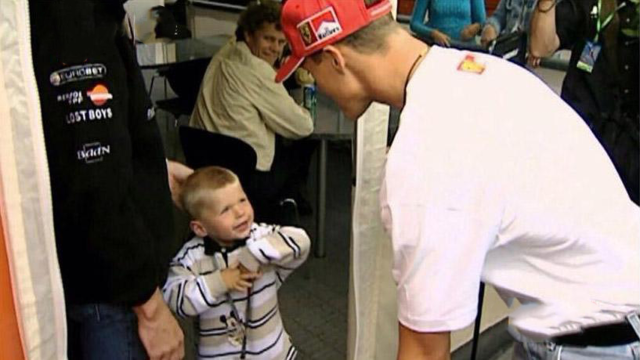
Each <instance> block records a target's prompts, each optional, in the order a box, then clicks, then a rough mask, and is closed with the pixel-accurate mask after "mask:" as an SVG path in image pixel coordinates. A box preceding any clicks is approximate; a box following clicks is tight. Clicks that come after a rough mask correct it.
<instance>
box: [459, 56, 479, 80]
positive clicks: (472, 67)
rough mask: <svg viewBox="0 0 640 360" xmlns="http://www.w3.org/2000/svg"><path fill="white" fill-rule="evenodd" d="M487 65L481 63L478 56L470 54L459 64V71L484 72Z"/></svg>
mask: <svg viewBox="0 0 640 360" xmlns="http://www.w3.org/2000/svg"><path fill="white" fill-rule="evenodd" d="M484 69H485V66H484V64H480V63H479V62H477V61H476V58H475V57H474V56H473V55H471V54H468V55H467V56H465V57H464V59H463V60H462V61H461V62H460V65H458V71H464V72H468V73H473V74H478V75H480V74H482V73H483V72H484Z"/></svg>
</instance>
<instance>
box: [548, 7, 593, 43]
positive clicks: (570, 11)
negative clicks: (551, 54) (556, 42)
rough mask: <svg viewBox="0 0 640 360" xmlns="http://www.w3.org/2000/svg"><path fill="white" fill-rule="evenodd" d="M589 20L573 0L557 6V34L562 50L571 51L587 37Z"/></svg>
mask: <svg viewBox="0 0 640 360" xmlns="http://www.w3.org/2000/svg"><path fill="white" fill-rule="evenodd" d="M585 1H586V0H585ZM588 2H589V3H591V2H590V1H588ZM582 6H583V7H585V5H582ZM585 8H586V7H585ZM587 20H588V19H587V18H586V17H585V14H584V13H583V12H582V11H581V10H580V8H579V7H578V4H577V3H575V2H574V1H573V0H565V1H560V2H559V3H558V4H557V5H556V34H557V35H558V38H559V39H560V49H571V48H572V47H573V46H574V45H575V43H576V42H577V41H579V40H580V39H581V38H583V37H585V36H587V28H586V21H587Z"/></svg>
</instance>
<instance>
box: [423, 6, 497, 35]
mask: <svg viewBox="0 0 640 360" xmlns="http://www.w3.org/2000/svg"><path fill="white" fill-rule="evenodd" d="M427 12H428V13H429V20H428V21H427V22H426V23H425V15H426V14H427ZM485 17H486V13H485V8H484V0H468V1H465V0H417V1H416V5H415V7H414V8H413V14H412V15H411V24H410V26H411V31H413V32H414V33H416V34H417V35H418V36H419V37H421V38H427V37H429V36H430V35H431V32H432V31H433V30H439V31H441V32H443V33H445V34H447V35H449V37H451V38H452V39H454V40H460V32H462V30H463V29H464V28H465V27H466V26H467V25H470V24H473V23H480V24H481V25H482V24H483V23H484V21H485Z"/></svg>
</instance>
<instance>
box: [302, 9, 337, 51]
mask: <svg viewBox="0 0 640 360" xmlns="http://www.w3.org/2000/svg"><path fill="white" fill-rule="evenodd" d="M298 31H299V32H300V36H301V37H302V41H303V42H304V44H305V45H306V47H307V48H309V47H311V46H314V45H316V44H318V43H321V42H324V41H327V40H329V39H331V38H333V37H335V36H337V35H339V34H340V33H341V32H342V26H341V25H340V22H339V21H338V17H337V16H336V13H335V11H334V10H333V7H328V8H326V9H324V10H323V11H321V12H319V13H317V14H315V15H313V16H312V17H310V18H308V19H305V20H303V21H302V22H301V23H300V24H298Z"/></svg>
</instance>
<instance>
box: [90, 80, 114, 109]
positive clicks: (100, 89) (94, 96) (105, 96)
mask: <svg viewBox="0 0 640 360" xmlns="http://www.w3.org/2000/svg"><path fill="white" fill-rule="evenodd" d="M87 96H88V97H89V98H90V99H91V101H92V102H93V104H94V105H96V106H102V105H104V104H105V103H106V102H107V101H109V100H111V99H113V95H111V94H110V93H109V89H107V87H106V86H104V85H102V84H98V85H96V86H95V87H94V88H93V89H92V90H90V91H87Z"/></svg>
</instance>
